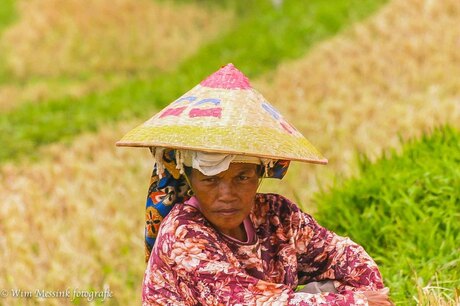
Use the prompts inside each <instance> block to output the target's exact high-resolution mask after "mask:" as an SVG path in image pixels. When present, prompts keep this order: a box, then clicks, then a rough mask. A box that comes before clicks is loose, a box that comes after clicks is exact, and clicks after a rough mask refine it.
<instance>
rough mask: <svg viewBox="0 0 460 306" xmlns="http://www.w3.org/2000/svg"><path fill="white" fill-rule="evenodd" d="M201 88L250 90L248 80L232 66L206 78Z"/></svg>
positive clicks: (225, 67)
mask: <svg viewBox="0 0 460 306" xmlns="http://www.w3.org/2000/svg"><path fill="white" fill-rule="evenodd" d="M200 84H201V86H206V87H211V88H223V89H250V88H251V84H249V80H248V78H247V77H246V76H245V75H244V74H243V73H242V72H241V71H239V70H238V69H236V68H235V66H233V64H228V65H226V66H224V67H222V68H220V69H219V70H218V71H216V72H214V73H213V74H211V75H210V76H208V77H207V78H206V79H205V80H203V81H202V82H201V83H200Z"/></svg>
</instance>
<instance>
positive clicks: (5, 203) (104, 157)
mask: <svg viewBox="0 0 460 306" xmlns="http://www.w3.org/2000/svg"><path fill="white" fill-rule="evenodd" d="M132 125H133V123H131V124H128V125H123V124H122V125H121V126H120V127H118V128H115V129H114V130H112V129H110V128H109V127H107V130H106V131H105V132H101V133H99V134H98V135H97V136H96V137H95V136H94V135H84V136H81V137H80V138H79V139H78V140H77V141H76V142H75V143H74V144H73V145H72V146H71V147H68V146H65V145H54V146H50V147H48V148H46V149H45V151H46V152H43V155H44V160H43V161H42V162H41V163H40V164H31V163H30V164H27V165H22V166H11V165H5V166H3V167H2V168H1V170H0V180H1V181H2V182H4V183H2V184H1V185H0V195H1V198H2V205H1V207H0V246H1V248H2V250H4V251H3V252H1V254H0V261H1V262H2V268H1V271H2V275H3V277H1V278H0V287H3V288H21V289H23V290H36V289H37V288H43V289H47V290H65V289H66V288H80V289H82V290H89V289H93V290H98V291H100V290H103V288H108V287H110V290H111V291H112V292H113V294H114V297H113V298H112V299H111V301H112V302H111V303H113V302H115V301H117V302H118V303H119V304H120V305H128V304H133V301H137V302H136V303H134V304H139V303H140V296H141V292H140V286H141V279H142V276H143V272H144V269H145V262H144V246H143V226H142V224H143V223H144V212H143V205H144V204H143V203H144V201H145V197H146V194H147V188H148V181H149V175H150V171H151V169H150V168H151V166H152V162H151V157H150V155H149V153H148V150H136V149H133V150H127V149H119V148H116V147H115V141H116V140H118V139H117V138H118V137H119V136H120V135H121V134H122V133H123V131H126V129H127V126H132ZM18 258H20V260H18ZM66 302H67V303H69V304H70V302H71V301H70V300H66ZM47 303H56V304H55V305H62V303H63V301H62V300H59V299H49V301H47Z"/></svg>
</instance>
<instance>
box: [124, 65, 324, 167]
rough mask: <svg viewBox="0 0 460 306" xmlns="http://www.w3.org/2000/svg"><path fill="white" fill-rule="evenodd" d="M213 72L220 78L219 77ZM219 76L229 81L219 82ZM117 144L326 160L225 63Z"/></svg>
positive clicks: (312, 160)
mask: <svg viewBox="0 0 460 306" xmlns="http://www.w3.org/2000/svg"><path fill="white" fill-rule="evenodd" d="M216 75H217V76H219V78H220V79H218V80H217V81H216V80H215V79H216ZM213 78H214V79H213ZM222 79H224V81H226V82H227V83H226V84H227V85H226V86H221V87H219V86H220V85H221V83H222V82H220V81H221V80H222ZM209 80H211V82H209ZM241 80H243V81H244V82H241ZM228 81H230V85H228V84H229V83H228ZM239 81H240V83H238V82H239ZM219 82H220V83H219ZM216 84H217V85H216ZM117 146H131V147H165V148H172V149H188V150H197V151H204V152H215V153H227V154H240V155H250V156H256V157H262V158H270V159H282V160H296V161H304V162H309V163H317V164H326V163H327V159H325V158H324V157H323V156H322V155H321V153H319V151H318V150H317V149H316V148H315V147H314V146H313V145H312V144H311V143H310V142H309V141H308V140H307V139H306V138H305V137H304V136H303V135H302V134H301V133H300V132H299V131H297V130H296V129H295V128H294V127H293V126H292V125H291V124H289V123H288V122H287V121H286V120H285V119H284V118H283V116H282V115H281V114H280V113H279V112H278V111H277V110H276V109H275V108H274V107H273V106H272V105H271V104H270V103H268V102H267V101H266V100H265V98H264V97H263V96H262V95H261V94H260V93H259V92H257V91H256V90H255V89H253V88H252V87H250V85H249V83H248V82H247V78H245V77H244V75H243V74H242V73H241V72H240V71H238V70H237V69H236V68H234V67H233V65H227V66H225V67H224V68H222V69H221V70H219V71H218V72H216V73H215V74H213V75H211V76H210V77H209V78H208V79H206V80H205V81H203V82H202V83H201V84H199V85H197V86H195V87H194V88H192V89H191V90H190V91H188V92H187V93H185V94H184V95H183V96H182V97H180V98H179V99H177V100H176V101H174V102H173V103H171V104H170V105H168V106H167V107H166V108H164V109H163V110H162V111H160V112H159V113H158V114H156V115H155V116H153V117H152V118H151V119H149V120H147V121H146V122H145V123H144V124H142V125H140V126H138V127H136V128H135V129H133V130H131V131H130V132H128V133H127V134H126V135H125V136H124V137H123V138H122V139H121V140H120V141H118V142H117Z"/></svg>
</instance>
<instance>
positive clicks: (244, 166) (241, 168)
mask: <svg viewBox="0 0 460 306" xmlns="http://www.w3.org/2000/svg"><path fill="white" fill-rule="evenodd" d="M256 169H257V165H256V164H250V163H230V166H229V167H228V169H227V170H225V171H222V172H221V173H218V174H216V176H226V175H229V176H232V175H238V174H240V173H241V172H252V171H256ZM193 173H194V174H198V175H200V176H206V175H204V174H203V173H201V172H200V171H199V170H197V169H193Z"/></svg>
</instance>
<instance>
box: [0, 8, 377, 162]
mask: <svg viewBox="0 0 460 306" xmlns="http://www.w3.org/2000/svg"><path fill="white" fill-rule="evenodd" d="M385 2H386V1H385V0H347V1H345V0H331V1H327V2H325V1H322V0H314V1H313V0H312V1H308V2H307V1H285V2H284V5H283V6H282V7H280V8H274V7H273V6H271V5H268V3H270V1H255V2H254V3H260V6H258V5H254V3H253V4H252V5H250V6H248V9H251V11H250V12H246V14H244V15H243V16H244V17H243V18H242V19H241V20H240V21H239V22H238V23H237V25H236V27H235V28H234V29H233V30H232V31H230V32H229V33H227V34H225V35H224V36H222V37H220V38H219V39H217V40H215V41H214V42H212V43H210V44H208V45H206V46H204V47H202V48H201V49H200V50H199V51H198V52H197V53H196V54H195V55H194V56H192V57H190V58H188V59H187V60H186V61H185V62H183V63H182V64H181V65H180V66H179V68H178V69H176V70H175V71H173V72H170V73H165V74H161V75H156V76H153V77H152V78H151V79H149V80H137V79H134V80H131V81H129V82H127V83H126V84H124V85H123V86H121V87H119V88H116V89H114V90H111V91H109V92H106V93H93V94H90V95H88V96H85V97H83V98H81V99H78V100H75V99H71V98H67V99H60V100H55V101H47V102H43V103H38V104H36V103H25V104H23V105H21V106H19V107H18V108H15V109H14V110H12V111H10V112H5V113H1V114H0V138H1V139H2V146H1V147H0V163H2V162H5V161H9V160H17V159H18V158H23V157H25V156H27V158H37V153H34V152H37V151H36V149H37V148H38V147H40V146H43V145H46V144H50V143H53V142H66V141H71V140H72V139H73V138H74V137H75V136H77V135H78V134H80V133H83V132H86V131H96V130H97V129H98V128H99V127H101V126H102V125H106V124H108V123H115V122H117V121H120V120H126V119H131V118H143V119H144V120H145V119H148V117H149V116H150V115H151V113H152V112H153V111H154V109H156V108H158V107H162V106H164V105H166V104H167V103H169V102H171V101H173V100H174V99H176V98H177V97H179V96H180V95H181V94H183V93H184V92H185V91H187V90H189V89H190V88H192V86H194V85H195V84H196V83H198V82H199V81H200V80H202V79H203V78H204V77H206V76H207V75H209V74H210V73H212V72H214V71H215V70H217V69H218V68H219V67H220V66H222V65H224V64H226V63H228V62H233V63H234V64H235V65H236V66H237V67H238V68H240V69H241V70H242V71H244V72H245V73H246V74H247V75H248V76H249V77H255V76H258V75H260V74H262V73H264V72H267V71H269V70H271V69H273V68H275V67H276V66H277V65H278V64H279V63H280V62H281V61H283V60H286V59H292V58H296V57H299V56H301V55H303V54H304V53H305V52H306V50H308V48H309V47H311V46H312V45H314V44H315V43H317V42H318V41H320V40H322V39H325V38H327V37H329V36H331V35H334V34H336V33H337V32H338V31H340V30H341V29H343V28H344V27H345V26H347V25H349V24H350V23H352V22H355V21H358V20H360V19H362V18H364V17H366V16H368V15H369V14H371V13H372V12H374V11H375V10H376V9H377V8H378V7H380V5H382V4H383V3H385ZM251 3H252V2H251ZM120 136H121V135H120Z"/></svg>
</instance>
